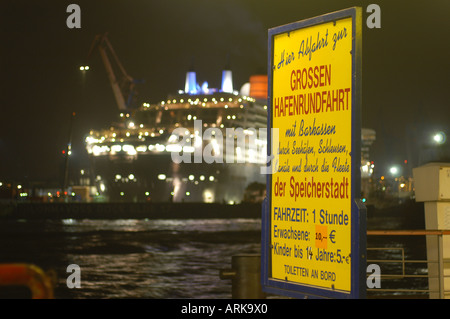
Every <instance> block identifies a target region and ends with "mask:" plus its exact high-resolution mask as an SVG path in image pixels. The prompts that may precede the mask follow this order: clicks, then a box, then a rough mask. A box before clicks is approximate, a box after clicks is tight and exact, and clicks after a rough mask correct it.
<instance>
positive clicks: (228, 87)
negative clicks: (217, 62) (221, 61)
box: [222, 56, 233, 93]
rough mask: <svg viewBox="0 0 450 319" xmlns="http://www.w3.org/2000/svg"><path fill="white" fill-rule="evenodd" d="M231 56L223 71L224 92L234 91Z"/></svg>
mask: <svg viewBox="0 0 450 319" xmlns="http://www.w3.org/2000/svg"><path fill="white" fill-rule="evenodd" d="M229 60H230V57H229V56H228V57H227V65H226V66H225V69H224V70H223V71H222V92H226V93H233V73H232V72H231V68H230V62H229Z"/></svg>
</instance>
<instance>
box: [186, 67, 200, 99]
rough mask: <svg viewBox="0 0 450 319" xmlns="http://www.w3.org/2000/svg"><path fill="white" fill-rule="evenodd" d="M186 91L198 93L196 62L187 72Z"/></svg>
mask: <svg viewBox="0 0 450 319" xmlns="http://www.w3.org/2000/svg"><path fill="white" fill-rule="evenodd" d="M184 92H185V93H189V94H197V75H196V73H195V71H194V62H193V61H192V65H191V68H190V69H189V71H188V72H187V73H186V83H185V84H184Z"/></svg>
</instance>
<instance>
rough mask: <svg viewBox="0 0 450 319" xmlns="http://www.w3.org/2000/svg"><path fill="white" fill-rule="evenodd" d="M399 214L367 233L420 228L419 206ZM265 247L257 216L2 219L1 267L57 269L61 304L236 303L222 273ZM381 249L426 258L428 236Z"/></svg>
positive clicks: (371, 223)
mask: <svg viewBox="0 0 450 319" xmlns="http://www.w3.org/2000/svg"><path fill="white" fill-rule="evenodd" d="M402 209H403V210H400V208H397V209H392V211H389V210H384V211H375V210H372V209H370V210H369V213H368V228H369V229H420V228H419V227H420V224H421V223H422V222H421V218H420V216H419V217H417V214H418V212H419V213H420V209H421V206H417V205H415V206H411V207H403V208H402ZM395 212H397V213H395ZM186 213H188V212H186ZM405 213H408V214H410V215H408V216H409V217H410V218H405V215H404V214H405ZM422 229H423V226H422ZM260 241H261V220H260V219H258V218H241V219H239V218H230V219H155V220H152V219H70V218H68V219H28V220H25V219H18V220H16V219H2V220H0V251H1V255H0V263H12V262H26V263H33V264H35V265H37V266H39V267H41V268H43V269H44V270H50V269H51V270H53V271H54V272H55V273H56V274H57V285H56V288H55V298H57V299H61V298H67V299H79V298H90V299H91V298H149V299H150V298H161V299H166V298H167V299H170V298H213V299H224V298H231V281H229V280H221V279H220V278H219V272H220V270H221V269H225V268H229V267H230V266H231V257H232V256H233V255H235V254H243V253H251V254H254V253H259V252H260ZM380 245H385V246H386V245H387V246H389V247H392V246H395V247H401V246H402V247H405V251H406V254H407V255H408V256H413V257H414V258H419V257H423V255H424V253H425V251H424V239H423V238H413V239H404V240H400V241H399V240H398V238H370V237H369V238H368V247H373V246H376V247H379V246H380ZM392 253H393V254H395V253H396V252H391V253H389V254H392ZM369 257H370V256H369ZM70 264H77V265H79V266H80V268H81V288H80V289H76V288H74V289H69V288H67V286H66V278H67V277H68V276H69V275H70V274H69V273H66V268H67V266H68V265H70ZM389 267H392V266H388V269H386V268H383V267H382V270H383V271H385V269H386V271H392V268H391V269H389ZM394 271H395V269H394ZM415 271H419V272H420V271H423V269H422V270H421V269H419V270H415ZM425 284H426V283H425ZM417 285H418V286H423V285H424V283H423V281H421V282H418V283H417ZM425 288H426V287H425Z"/></svg>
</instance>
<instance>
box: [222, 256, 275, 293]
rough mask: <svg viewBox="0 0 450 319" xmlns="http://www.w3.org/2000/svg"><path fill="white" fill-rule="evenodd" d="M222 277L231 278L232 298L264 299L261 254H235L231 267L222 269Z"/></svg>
mask: <svg viewBox="0 0 450 319" xmlns="http://www.w3.org/2000/svg"><path fill="white" fill-rule="evenodd" d="M220 279H231V284H232V287H231V298H233V299H264V298H266V294H265V293H264V292H263V291H262V287H261V255H256V254H254V255H253V254H247V255H235V256H232V258H231V269H226V270H221V271H220Z"/></svg>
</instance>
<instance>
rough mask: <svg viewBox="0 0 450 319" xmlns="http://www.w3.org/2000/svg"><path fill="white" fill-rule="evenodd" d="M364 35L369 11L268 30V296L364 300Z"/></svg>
mask: <svg viewBox="0 0 450 319" xmlns="http://www.w3.org/2000/svg"><path fill="white" fill-rule="evenodd" d="M361 34H362V10H361V8H350V9H346V10H342V11H337V12H333V13H329V14H326V15H323V16H319V17H316V18H312V19H307V20H303V21H299V22H295V23H292V24H288V25H284V26H280V27H276V28H273V29H270V30H269V65H268V68H269V96H268V105H269V109H268V128H271V130H272V132H275V133H278V134H273V135H272V137H271V136H270V135H269V139H268V142H269V143H268V145H270V147H271V149H272V154H269V155H270V156H272V160H271V163H270V166H271V167H270V169H271V174H268V175H267V198H266V200H265V202H264V205H263V218H262V222H263V223H262V252H261V255H262V258H261V260H262V268H261V269H262V284H263V289H264V290H265V291H266V292H269V293H275V294H281V295H287V296H291V297H306V296H309V297H316V298H364V297H365V278H366V268H365V264H366V243H365V242H366V224H365V222H366V220H365V218H366V217H365V207H364V205H363V204H362V202H361V201H360V192H361V190H360V187H361V186H360V183H361V175H360V166H361V154H360V153H361V145H360V144H361V48H362V44H361ZM274 135H276V136H277V138H275V139H274V138H273V136H274ZM269 152H270V151H269Z"/></svg>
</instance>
